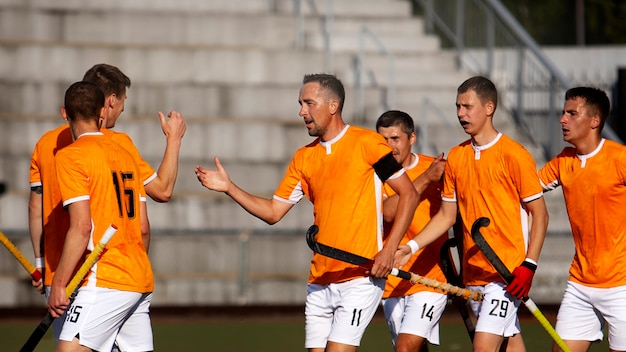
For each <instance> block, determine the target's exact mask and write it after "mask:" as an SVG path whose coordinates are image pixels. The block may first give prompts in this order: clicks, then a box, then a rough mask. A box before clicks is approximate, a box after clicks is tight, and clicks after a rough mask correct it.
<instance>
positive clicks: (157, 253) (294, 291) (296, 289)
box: [0, 215, 574, 307]
mask: <svg viewBox="0 0 626 352" xmlns="http://www.w3.org/2000/svg"><path fill="white" fill-rule="evenodd" d="M170 216H171V215H170ZM305 229H306V227H304V226H301V227H299V228H298V230H290V231H282V230H277V229H274V227H266V228H265V229H263V230H258V231H254V230H238V231H233V230H226V231H215V230H199V231H179V230H172V231H157V232H154V233H153V234H152V241H151V246H150V259H151V261H152V265H153V271H154V274H155V280H156V283H155V295H154V300H153V305H154V306H161V305H166V306H172V305H180V306H194V305H209V304H286V303H297V304H302V303H303V302H304V297H305V296H306V279H307V275H308V269H309V260H308V259H309V258H310V257H311V251H310V249H309V248H308V247H307V246H306V244H305V242H304V239H303V237H302V234H303V231H304V230H305ZM7 236H9V239H10V240H11V241H12V242H13V243H14V244H15V245H16V246H17V247H18V248H20V250H22V252H24V253H25V255H26V257H27V258H28V259H29V260H31V261H32V250H31V245H30V239H29V238H28V235H27V234H25V233H23V232H20V233H15V234H12V233H7ZM573 253H574V245H573V241H572V239H571V237H569V236H555V235H551V236H548V237H547V238H546V241H545V243H544V246H543V250H542V253H541V258H540V260H539V267H538V269H537V273H536V275H535V279H534V284H533V288H532V291H531V296H532V297H533V300H534V301H535V302H537V303H540V304H548V303H551V304H555V303H558V302H560V300H561V296H562V294H563V290H564V288H565V283H566V280H567V277H568V268H569V265H570V262H571V260H572V256H573ZM0 293H2V294H0V306H1V307H15V306H41V307H45V303H44V302H45V300H44V299H43V298H42V297H41V295H39V294H38V293H36V292H35V290H34V289H33V288H32V287H31V285H30V279H29V278H28V275H27V274H26V272H25V271H24V269H23V268H22V267H21V266H20V265H19V264H18V262H17V261H16V260H15V259H14V258H13V257H12V256H11V255H9V254H8V252H7V255H0Z"/></svg>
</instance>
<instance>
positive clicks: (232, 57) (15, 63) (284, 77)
mask: <svg viewBox="0 0 626 352" xmlns="http://www.w3.org/2000/svg"><path fill="white" fill-rule="evenodd" d="M355 57H356V52H353V53H333V54H332V59H333V62H334V66H335V72H341V73H344V74H343V75H342V76H345V77H341V78H342V80H343V81H344V84H346V85H350V84H352V82H353V78H352V77H353V76H354V73H353V70H354V67H355V66H354V65H355V63H354V60H355ZM324 59H325V54H324V53H322V52H306V51H301V50H293V49H285V50H275V51H267V50H262V49H260V48H254V49H241V48H225V47H202V46H184V47H178V46H159V45H146V46H132V45H99V44H67V43H57V44H56V45H53V44H51V43H49V44H45V43H34V42H4V43H3V45H2V47H1V48H0V60H2V61H3V62H5V63H6V65H3V66H2V67H1V68H0V74H2V77H5V78H4V79H3V80H2V82H30V81H43V82H50V83H53V82H54V81H59V80H61V81H64V82H65V81H72V80H75V79H77V78H80V77H82V74H83V73H84V72H85V71H86V70H87V69H88V68H89V67H91V66H93V65H94V64H95V63H100V62H106V63H110V64H112V65H116V66H118V67H120V68H121V69H122V70H123V71H124V72H126V73H127V74H128V75H129V76H130V77H131V80H132V81H133V82H143V83H151V84H179V83H181V82H184V83H193V84H208V83H213V84H215V83H231V84H237V83H249V84H265V85H269V84H273V85H276V84H299V83H300V82H301V79H302V75H304V74H305V73H311V72H320V71H324V69H325V67H324ZM363 64H364V68H365V69H366V70H367V71H368V72H375V73H377V74H376V75H377V76H379V77H377V81H379V82H383V83H385V82H386V81H388V79H387V78H386V77H387V75H388V72H389V66H390V65H391V64H393V66H394V67H395V71H396V73H397V74H396V76H397V78H396V81H397V84H402V85H415V84H417V85H420V84H428V83H427V82H432V83H431V84H436V85H440V84H441V83H442V81H443V82H445V80H446V75H447V74H448V72H446V71H453V72H456V68H455V66H454V56H453V54H452V53H450V52H443V53H432V52H427V51H425V52H421V53H416V54H403V53H399V54H397V55H394V56H393V58H392V59H390V58H389V57H388V56H386V55H385V54H382V53H368V54H367V55H366V56H365V57H364V63H363ZM442 71H443V72H442ZM422 75H423V77H421V76H422ZM437 75H440V76H441V77H439V76H437ZM403 76H407V77H408V79H409V80H408V81H406V82H404V81H402V80H400V79H398V77H399V78H402V77H403ZM453 77H454V81H453V83H454V84H456V85H458V83H457V82H456V80H457V79H458V78H457V77H456V76H453ZM459 83H460V82H459Z"/></svg>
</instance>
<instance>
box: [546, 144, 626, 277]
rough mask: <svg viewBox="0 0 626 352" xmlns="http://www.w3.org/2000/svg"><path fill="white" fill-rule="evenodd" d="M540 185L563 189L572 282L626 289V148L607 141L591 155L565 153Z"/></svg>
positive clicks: (549, 167) (554, 161)
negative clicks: (572, 246) (571, 247)
mask: <svg viewBox="0 0 626 352" xmlns="http://www.w3.org/2000/svg"><path fill="white" fill-rule="evenodd" d="M539 179H540V180H541V182H542V184H544V185H545V188H546V189H554V188H556V187H558V186H562V188H563V196H564V198H565V206H566V207H567V214H568V217H569V221H570V225H571V228H572V237H573V238H574V244H575V246H576V253H575V254H574V259H573V261H572V265H571V266H570V270H569V274H570V278H569V279H570V280H571V281H574V282H577V283H579V284H581V285H585V286H591V287H598V288H608V287H616V286H623V285H626V270H624V268H625V267H626V256H625V255H624V253H626V221H624V219H625V218H624V211H625V207H626V147H624V146H623V145H621V144H618V143H615V142H613V141H609V140H604V139H603V140H602V142H601V143H600V145H599V146H598V148H597V149H596V150H595V151H594V152H592V153H590V154H587V155H578V154H576V149H575V148H571V147H566V148H564V149H563V151H562V152H561V153H560V154H559V155H557V156H556V157H554V159H552V160H550V161H549V162H548V163H547V164H546V165H545V166H544V167H543V168H541V169H540V170H539Z"/></svg>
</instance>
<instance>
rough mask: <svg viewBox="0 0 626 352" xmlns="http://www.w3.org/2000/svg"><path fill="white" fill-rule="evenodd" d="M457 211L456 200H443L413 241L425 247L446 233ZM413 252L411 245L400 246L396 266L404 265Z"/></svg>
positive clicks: (420, 246)
mask: <svg viewBox="0 0 626 352" xmlns="http://www.w3.org/2000/svg"><path fill="white" fill-rule="evenodd" d="M456 211H457V205H456V202H445V201H444V202H441V207H440V208H439V211H438V212H437V214H435V216H433V217H432V219H430V221H429V222H428V224H426V226H424V228H423V229H422V231H420V232H419V233H418V234H417V235H415V237H413V241H415V242H416V243H417V248H418V249H419V248H424V247H425V246H427V245H429V244H430V243H432V242H434V241H435V240H436V239H437V238H439V237H440V236H442V235H443V234H444V233H447V231H448V229H449V228H450V227H452V225H454V223H455V221H456ZM413 254H414V252H413V251H412V249H411V247H410V246H409V245H407V244H403V245H401V246H399V247H398V250H397V252H396V254H395V262H394V265H395V266H396V267H402V266H403V265H404V264H406V263H407V262H408V261H409V259H411V256H412V255H413Z"/></svg>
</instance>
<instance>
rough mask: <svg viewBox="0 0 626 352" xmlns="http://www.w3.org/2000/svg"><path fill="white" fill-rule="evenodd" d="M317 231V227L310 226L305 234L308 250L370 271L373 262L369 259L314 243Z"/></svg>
mask: <svg viewBox="0 0 626 352" xmlns="http://www.w3.org/2000/svg"><path fill="white" fill-rule="evenodd" d="M318 231H319V228H318V227H317V225H311V227H309V229H308V230H307V232H306V243H307V244H308V245H309V248H311V249H312V250H313V252H315V253H319V254H321V255H323V256H325V257H329V258H333V259H337V260H341V261H342V262H346V263H350V264H354V265H357V266H360V267H362V268H365V269H371V268H372V266H373V265H374V261H373V260H371V259H368V258H365V257H361V256H360V255H356V254H353V253H350V252H346V251H344V250H341V249H337V248H334V247H331V246H327V245H325V244H321V243H319V242H317V241H315V236H316V235H317V232H318Z"/></svg>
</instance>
